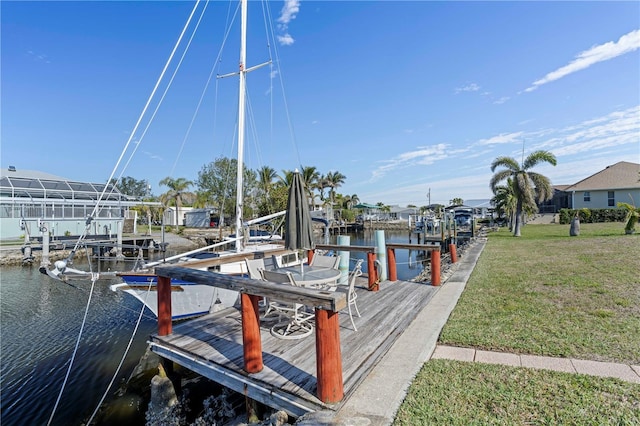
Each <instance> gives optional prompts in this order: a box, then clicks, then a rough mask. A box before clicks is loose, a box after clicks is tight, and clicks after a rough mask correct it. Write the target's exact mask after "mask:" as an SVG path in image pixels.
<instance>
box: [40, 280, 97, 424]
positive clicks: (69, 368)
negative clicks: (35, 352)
mask: <svg viewBox="0 0 640 426" xmlns="http://www.w3.org/2000/svg"><path fill="white" fill-rule="evenodd" d="M96 280H97V277H96V276H93V275H92V277H91V290H90V291H89V298H88V299H87V306H86V307H85V310H84V318H82V325H81V326H80V332H79V333H78V338H77V339H76V346H75V347H74V348H73V353H72V354H71V360H70V361H69V367H68V368H67V373H66V375H65V376H64V381H63V382H62V387H61V388H60V393H58V398H57V399H56V403H55V405H54V406H53V410H52V411H51V416H50V417H49V421H48V422H47V426H49V425H51V422H52V421H53V416H55V414H56V410H57V409H58V404H60V399H61V398H62V394H63V393H64V388H65V387H66V385H67V381H68V380H69V374H71V367H73V361H74V360H75V358H76V354H77V353H78V347H79V346H80V339H81V338H82V332H83V331H84V326H85V324H86V323H87V315H88V313H89V306H90V305H91V298H92V296H93V290H94V288H95V286H96Z"/></svg>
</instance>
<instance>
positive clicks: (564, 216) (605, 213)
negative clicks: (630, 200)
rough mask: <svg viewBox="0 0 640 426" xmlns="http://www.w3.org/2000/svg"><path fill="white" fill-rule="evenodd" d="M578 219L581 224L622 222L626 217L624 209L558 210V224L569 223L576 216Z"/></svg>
mask: <svg viewBox="0 0 640 426" xmlns="http://www.w3.org/2000/svg"><path fill="white" fill-rule="evenodd" d="M576 212H578V215H579V217H580V222H582V223H600V222H624V220H625V218H626V217H627V211H626V210H625V209H620V208H616V209H579V210H576V209H560V223H562V224H568V223H571V219H573V217H574V216H575V215H576Z"/></svg>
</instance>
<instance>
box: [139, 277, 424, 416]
mask: <svg viewBox="0 0 640 426" xmlns="http://www.w3.org/2000/svg"><path fill="white" fill-rule="evenodd" d="M359 280H360V281H358V288H357V292H358V307H359V309H360V312H361V314H362V317H361V318H357V317H356V318H354V320H355V321H356V324H357V327H358V331H357V332H356V331H353V329H352V326H351V322H350V320H349V315H348V313H347V312H346V311H344V310H341V311H340V312H339V314H338V320H339V333H338V334H339V335H338V339H339V342H340V352H339V356H340V354H341V369H342V383H343V390H344V397H343V398H342V399H341V400H340V401H338V402H334V403H326V402H322V401H321V400H320V399H319V398H318V377H317V374H318V373H317V371H318V370H317V363H318V362H319V361H317V357H316V355H317V352H316V346H317V345H318V344H319V343H318V339H319V337H318V335H317V334H318V332H317V330H316V338H315V339H314V337H313V336H309V337H307V338H304V339H302V340H294V341H287V340H281V339H278V338H275V337H273V336H272V335H271V334H270V333H269V328H268V326H269V324H268V323H267V324H264V325H263V324H261V326H260V333H259V334H260V336H259V337H260V340H261V345H262V346H261V350H262V358H263V364H264V365H263V369H262V370H261V371H259V372H257V373H251V374H250V373H248V372H247V371H245V358H244V355H245V350H244V348H243V326H242V319H241V311H240V310H239V309H236V308H228V309H224V310H220V311H218V312H215V313H212V314H209V315H206V316H203V317H200V318H197V319H194V320H190V321H186V322H182V323H177V324H174V325H173V326H172V327H171V326H170V327H169V328H170V329H171V332H170V334H168V335H164V336H160V335H159V334H160V333H159V334H155V335H152V336H151V339H150V347H151V350H152V351H153V352H155V353H157V354H158V355H160V356H162V357H163V358H166V359H168V360H171V361H173V362H175V363H177V364H179V365H182V366H184V367H186V368H188V369H190V370H192V371H194V372H196V373H198V374H200V375H202V376H204V377H207V378H209V379H211V380H213V381H215V382H217V383H219V384H221V385H223V386H225V387H228V388H230V389H232V390H234V391H236V392H239V393H242V394H244V395H246V396H247V397H249V398H252V399H254V400H256V401H259V402H261V403H263V404H265V405H268V406H270V407H273V408H276V409H282V410H285V411H286V412H287V413H289V414H290V415H292V416H294V417H299V416H301V415H303V414H305V413H307V412H312V411H317V410H324V409H328V410H334V411H336V410H338V409H340V407H342V405H343V404H344V402H345V401H346V400H348V398H349V396H350V395H352V394H353V393H354V392H355V390H356V389H357V387H358V386H359V384H360V383H361V382H362V381H363V380H364V379H365V378H366V376H367V375H368V374H369V372H370V371H371V370H372V369H373V367H374V366H375V365H376V363H378V361H379V360H380V359H381V358H382V357H383V356H384V355H385V354H386V352H387V351H388V350H389V349H390V347H391V346H392V344H393V343H394V342H395V340H396V339H397V338H398V337H399V336H400V335H401V334H402V333H403V332H404V330H405V329H406V328H407V327H408V325H409V324H410V323H411V322H412V321H413V320H414V318H415V317H416V316H417V315H418V313H419V312H420V311H421V310H422V308H424V306H425V305H426V304H427V303H428V301H429V300H430V298H431V297H432V296H433V294H434V293H435V291H437V287H433V286H431V285H428V284H424V283H414V282H407V281H395V282H392V281H385V282H383V283H380V287H379V291H377V292H374V291H369V290H367V288H368V287H369V284H368V278H366V277H363V278H360V279H359ZM316 312H317V310H316Z"/></svg>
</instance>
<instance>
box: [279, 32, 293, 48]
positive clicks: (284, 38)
mask: <svg viewBox="0 0 640 426" xmlns="http://www.w3.org/2000/svg"><path fill="white" fill-rule="evenodd" d="M278 41H279V42H280V44H281V45H283V46H291V45H292V44H293V43H294V42H295V40H294V39H293V37H291V34H289V33H286V34H284V35H279V36H278Z"/></svg>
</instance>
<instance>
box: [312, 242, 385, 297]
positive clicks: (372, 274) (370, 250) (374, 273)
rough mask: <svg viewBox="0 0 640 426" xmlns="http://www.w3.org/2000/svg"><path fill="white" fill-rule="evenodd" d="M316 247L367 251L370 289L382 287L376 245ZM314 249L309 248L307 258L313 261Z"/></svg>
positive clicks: (320, 247)
mask: <svg viewBox="0 0 640 426" xmlns="http://www.w3.org/2000/svg"><path fill="white" fill-rule="evenodd" d="M316 249H320V250H334V251H348V252H352V251H355V252H365V253H367V271H368V273H369V290H370V291H378V290H379V289H380V285H379V284H380V278H379V277H378V269H377V268H376V247H374V246H343V245H337V244H316ZM313 255H314V250H309V252H308V254H307V259H308V261H309V262H311V259H313Z"/></svg>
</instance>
